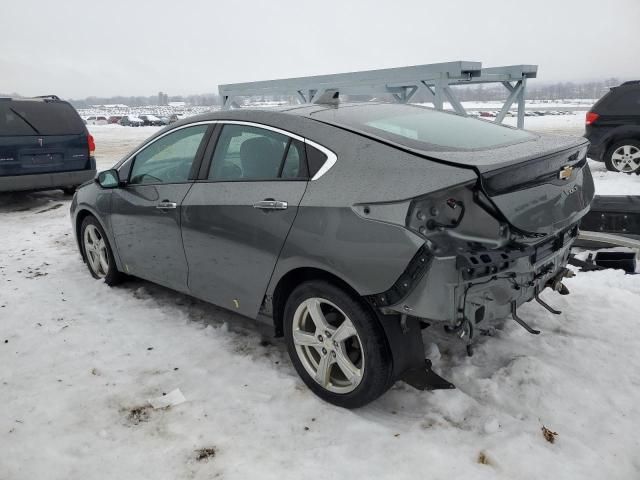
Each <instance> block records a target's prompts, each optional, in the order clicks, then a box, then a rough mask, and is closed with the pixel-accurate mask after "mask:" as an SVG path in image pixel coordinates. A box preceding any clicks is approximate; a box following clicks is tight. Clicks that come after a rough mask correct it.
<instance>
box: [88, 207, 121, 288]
mask: <svg viewBox="0 0 640 480" xmlns="http://www.w3.org/2000/svg"><path fill="white" fill-rule="evenodd" d="M80 235H81V237H80V238H81V239H82V251H83V253H84V258H85V261H86V263H87V267H88V268H89V272H90V273H91V275H92V276H93V278H96V279H103V280H104V282H105V283H106V284H107V285H116V284H117V283H120V282H121V281H122V278H123V275H122V274H121V273H120V272H119V271H118V269H117V268H116V262H115V260H114V258H113V252H112V251H111V246H110V245H109V240H108V239H107V236H106V235H105V233H104V230H103V229H102V227H101V226H100V223H98V220H96V219H95V217H92V216H88V217H86V218H85V219H84V220H83V221H82V227H81V228H80Z"/></svg>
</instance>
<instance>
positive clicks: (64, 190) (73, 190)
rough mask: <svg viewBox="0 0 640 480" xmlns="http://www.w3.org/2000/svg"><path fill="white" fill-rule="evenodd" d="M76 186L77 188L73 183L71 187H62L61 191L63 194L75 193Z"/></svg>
mask: <svg viewBox="0 0 640 480" xmlns="http://www.w3.org/2000/svg"><path fill="white" fill-rule="evenodd" d="M76 188H78V186H77V185H74V186H73V187H64V188H63V189H62V191H63V192H64V194H65V195H69V196H71V195H73V194H74V193H76Z"/></svg>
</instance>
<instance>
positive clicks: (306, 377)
mask: <svg viewBox="0 0 640 480" xmlns="http://www.w3.org/2000/svg"><path fill="white" fill-rule="evenodd" d="M284 331H285V340H286V344H287V349H288V351H289V356H290V357H291V361H292V362H293V365H294V367H295V369H296V371H297V372H298V374H299V375H300V377H301V378H302V380H303V381H304V382H305V384H306V385H307V386H308V387H309V388H310V389H311V390H312V391H313V392H314V393H315V394H316V395H318V396H319V397H320V398H322V399H323V400H325V401H327V402H330V403H332V404H334V405H338V406H340V407H345V408H357V407H360V406H363V405H365V404H367V403H369V402H371V401H373V400H375V399H376V398H378V397H379V396H380V395H382V394H383V393H384V392H385V391H386V390H387V389H388V388H389V386H390V380H391V375H392V369H393V365H392V360H391V353H390V351H389V346H388V343H387V339H386V337H385V334H384V330H383V328H382V326H381V325H380V323H379V321H378V319H377V318H376V317H375V316H374V314H373V313H372V312H371V311H370V310H369V309H368V308H366V306H364V305H363V304H362V303H361V302H360V301H359V300H358V299H356V298H353V297H352V296H351V295H349V294H348V293H346V292H345V291H343V290H342V289H340V288H338V287H336V286H334V285H332V284H330V283H328V282H325V281H310V282H306V283H303V284H301V285H300V286H298V287H297V288H296V289H295V290H294V291H293V292H292V293H291V295H290V296H289V299H288V300H287V304H286V306H285V311H284Z"/></svg>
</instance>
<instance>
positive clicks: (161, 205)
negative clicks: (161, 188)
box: [156, 200, 178, 210]
mask: <svg viewBox="0 0 640 480" xmlns="http://www.w3.org/2000/svg"><path fill="white" fill-rule="evenodd" d="M156 208H159V209H160V210H169V209H172V208H178V204H177V203H176V202H169V201H168V200H163V201H162V202H160V203H159V204H158V205H156Z"/></svg>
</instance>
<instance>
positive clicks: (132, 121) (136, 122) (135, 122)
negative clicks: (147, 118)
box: [119, 115, 144, 127]
mask: <svg viewBox="0 0 640 480" xmlns="http://www.w3.org/2000/svg"><path fill="white" fill-rule="evenodd" d="M119 123H120V125H123V126H125V127H141V126H142V125H144V121H143V120H142V119H141V118H139V117H136V116H135V115H124V116H123V117H122V118H121V119H120V122H119Z"/></svg>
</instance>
